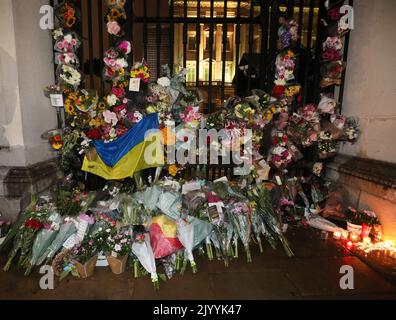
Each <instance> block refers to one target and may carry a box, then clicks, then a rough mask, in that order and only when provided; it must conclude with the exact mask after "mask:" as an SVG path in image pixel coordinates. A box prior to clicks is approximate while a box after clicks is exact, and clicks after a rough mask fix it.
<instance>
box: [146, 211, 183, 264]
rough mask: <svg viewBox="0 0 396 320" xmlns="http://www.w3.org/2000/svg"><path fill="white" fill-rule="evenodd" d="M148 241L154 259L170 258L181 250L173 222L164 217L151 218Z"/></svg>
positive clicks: (181, 246)
mask: <svg viewBox="0 0 396 320" xmlns="http://www.w3.org/2000/svg"><path fill="white" fill-rule="evenodd" d="M150 241H151V246H152V249H153V253H154V257H155V258H156V259H161V258H164V257H167V256H170V255H171V254H173V253H175V252H177V251H179V250H181V249H182V248H183V245H182V243H181V242H180V241H179V239H178V238H177V225H176V223H175V220H171V219H170V218H168V217H167V216H165V215H160V216H156V217H153V219H152V221H151V225H150Z"/></svg>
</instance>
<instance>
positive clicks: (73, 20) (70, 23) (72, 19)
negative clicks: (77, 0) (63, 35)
mask: <svg viewBox="0 0 396 320" xmlns="http://www.w3.org/2000/svg"><path fill="white" fill-rule="evenodd" d="M75 23H76V18H75V17H70V18H68V19H67V21H66V28H71V27H73V26H74V24H75Z"/></svg>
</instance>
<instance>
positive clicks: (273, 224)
mask: <svg viewBox="0 0 396 320" xmlns="http://www.w3.org/2000/svg"><path fill="white" fill-rule="evenodd" d="M248 197H249V200H250V201H253V202H255V204H256V210H257V214H259V215H260V217H261V219H262V221H263V223H264V225H265V230H266V231H267V232H268V235H269V236H270V238H273V239H276V241H279V242H281V243H282V245H283V247H284V249H285V252H286V254H287V256H288V257H292V256H293V255H294V254H293V252H292V250H291V248H290V245H289V242H288V241H287V239H286V237H285V236H284V235H283V233H282V230H281V229H280V223H279V221H278V219H277V215H276V213H275V210H274V207H273V205H272V203H271V197H270V191H269V190H268V189H266V188H265V187H264V186H257V187H256V188H254V189H252V190H250V191H249V192H248ZM269 242H270V243H271V242H272V240H271V241H269Z"/></svg>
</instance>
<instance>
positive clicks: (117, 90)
mask: <svg viewBox="0 0 396 320" xmlns="http://www.w3.org/2000/svg"><path fill="white" fill-rule="evenodd" d="M111 92H112V93H113V94H114V95H115V96H116V97H117V98H119V99H120V98H123V97H124V95H125V89H124V88H113V89H111Z"/></svg>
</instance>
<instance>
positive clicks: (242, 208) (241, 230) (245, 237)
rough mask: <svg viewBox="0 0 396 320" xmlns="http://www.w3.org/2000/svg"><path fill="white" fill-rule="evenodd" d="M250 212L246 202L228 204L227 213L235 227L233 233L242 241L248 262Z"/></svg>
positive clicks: (249, 261)
mask: <svg viewBox="0 0 396 320" xmlns="http://www.w3.org/2000/svg"><path fill="white" fill-rule="evenodd" d="M250 213H251V212H250V208H249V205H248V203H247V202H235V203H231V204H230V205H229V206H228V214H229V215H230V218H231V220H232V223H233V225H234V228H235V229H236V232H235V235H237V236H239V238H240V239H241V241H242V243H243V246H244V248H245V251H246V259H247V262H248V263H251V262H252V256H251V254H250V246H249V242H250V232H251V229H252V225H251V216H250V215H251V214H250ZM236 251H237V250H236Z"/></svg>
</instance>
